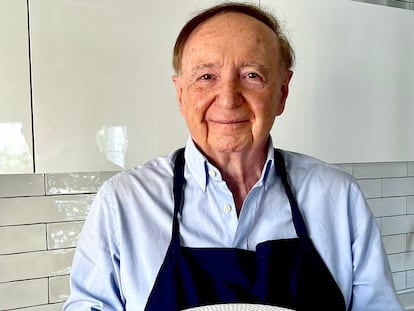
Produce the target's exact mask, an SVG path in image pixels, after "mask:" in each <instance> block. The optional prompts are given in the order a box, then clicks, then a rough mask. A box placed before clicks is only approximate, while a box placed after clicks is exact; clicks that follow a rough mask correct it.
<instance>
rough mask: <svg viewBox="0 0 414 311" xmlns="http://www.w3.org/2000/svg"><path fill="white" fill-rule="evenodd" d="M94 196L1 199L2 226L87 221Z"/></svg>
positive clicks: (0, 219) (0, 223)
mask: <svg viewBox="0 0 414 311" xmlns="http://www.w3.org/2000/svg"><path fill="white" fill-rule="evenodd" d="M93 198H94V195H91V194H88V195H65V196H48V197H46V196H43V197H30V198H8V199H0V226H7V225H20V224H35V223H45V222H60V221H70V220H83V219H85V217H86V215H87V213H88V211H89V207H90V205H91V204H92V201H93Z"/></svg>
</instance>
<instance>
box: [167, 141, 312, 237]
mask: <svg viewBox="0 0 414 311" xmlns="http://www.w3.org/2000/svg"><path fill="white" fill-rule="evenodd" d="M274 153H275V169H276V173H279V175H280V177H281V179H282V184H283V187H284V189H285V192H286V195H287V197H288V199H289V203H290V209H291V211H292V220H293V224H294V226H295V230H296V234H297V236H298V237H299V238H302V237H308V236H309V234H308V230H307V228H306V225H305V221H304V220H303V217H302V214H301V212H300V210H299V206H298V203H297V201H296V199H295V196H294V194H293V191H292V188H291V187H290V185H289V178H288V175H287V171H286V166H285V161H284V159H283V156H282V153H281V152H280V150H278V149H274ZM184 166H185V159H184V148H181V149H179V150H178V152H177V156H176V158H175V161H174V184H173V193H174V217H173V228H172V229H173V230H172V231H173V232H172V234H173V237H174V236H175V237H179V223H178V213H179V212H180V211H181V210H182V208H183V204H184V187H185V178H184Z"/></svg>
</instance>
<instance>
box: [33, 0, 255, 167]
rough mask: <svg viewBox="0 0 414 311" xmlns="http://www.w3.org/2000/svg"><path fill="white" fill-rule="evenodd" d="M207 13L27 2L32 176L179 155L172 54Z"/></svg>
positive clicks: (181, 128)
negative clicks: (187, 26)
mask: <svg viewBox="0 0 414 311" xmlns="http://www.w3.org/2000/svg"><path fill="white" fill-rule="evenodd" d="M256 2H257V1H256ZM211 3H213V1H193V0H180V1H166V0H164V1H136V0H121V1H119V0H105V1H102V0H91V1H75V0H72V1H70V0H66V1H56V0H36V1H31V2H30V13H31V33H32V50H33V56H32V66H33V67H32V70H33V96H34V120H35V122H34V123H35V144H36V148H35V151H36V171H37V172H39V173H43V172H73V171H75V172H76V171H102V170H114V169H119V168H120V166H121V165H122V163H123V162H125V165H124V166H125V167H132V166H135V165H137V164H140V163H142V162H144V161H145V160H147V159H149V158H152V157H154V156H156V155H165V154H168V153H169V152H170V151H172V150H173V149H175V148H177V147H180V146H183V145H184V144H185V142H186V138H187V135H188V134H187V129H186V126H185V123H184V120H183V119H182V117H181V116H180V114H179V110H178V106H177V104H176V97H175V91H174V88H173V84H172V80H171V77H172V74H173V71H172V65H171V56H172V48H173V44H174V41H175V38H176V36H177V34H178V32H179V30H180V29H181V27H182V26H183V24H184V23H185V21H186V20H187V19H188V18H189V17H190V16H191V13H192V12H193V11H194V10H196V9H198V8H200V7H204V6H206V5H207V4H211Z"/></svg>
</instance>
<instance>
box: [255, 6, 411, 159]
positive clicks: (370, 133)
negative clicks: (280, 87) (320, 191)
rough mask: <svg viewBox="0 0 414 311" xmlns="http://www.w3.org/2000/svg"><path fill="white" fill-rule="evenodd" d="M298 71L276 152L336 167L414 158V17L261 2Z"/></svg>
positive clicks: (386, 10) (391, 11)
mask: <svg viewBox="0 0 414 311" xmlns="http://www.w3.org/2000/svg"><path fill="white" fill-rule="evenodd" d="M260 3H261V4H262V5H264V6H266V7H270V8H272V9H273V10H274V12H275V13H276V14H277V15H279V16H280V17H281V18H282V20H283V25H285V28H286V29H287V31H288V34H289V37H290V38H291V39H292V42H293V46H294V48H295V50H296V56H297V64H296V66H295V68H294V71H295V73H294V75H293V79H292V82H291V86H290V95H289V98H288V101H287V105H286V109H285V112H284V114H283V115H282V116H280V117H279V118H278V119H276V123H275V127H274V130H273V134H274V135H273V136H274V140H275V141H276V143H277V145H278V146H280V147H282V148H285V149H291V150H296V151H299V152H304V153H308V154H311V155H314V156H316V157H319V158H322V159H324V160H326V161H330V162H339V163H340V162H371V161H373V162H388V161H412V160H413V159H414V140H413V138H412V133H414V88H413V85H414V57H413V55H414V18H413V12H412V11H409V10H402V9H396V8H390V7H386V6H380V5H371V4H366V3H360V2H355V1H346V0H336V1H331V0H314V1H300V0H278V1H273V0H261V1H260Z"/></svg>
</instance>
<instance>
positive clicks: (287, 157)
mask: <svg viewBox="0 0 414 311" xmlns="http://www.w3.org/2000/svg"><path fill="white" fill-rule="evenodd" d="M280 151H281V153H282V155H283V158H284V161H285V165H286V170H287V172H288V175H289V177H290V178H291V179H295V180H297V181H300V180H303V181H310V180H313V181H315V180H319V181H321V182H323V181H325V182H330V183H332V182H334V181H337V182H343V183H356V181H355V179H354V178H353V177H352V176H351V175H350V174H348V173H346V172H345V171H343V170H342V169H340V168H339V167H337V166H335V165H333V164H329V163H327V162H324V161H321V160H319V159H316V158H314V157H311V156H308V155H305V154H301V153H296V152H291V151H285V150H280Z"/></svg>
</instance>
